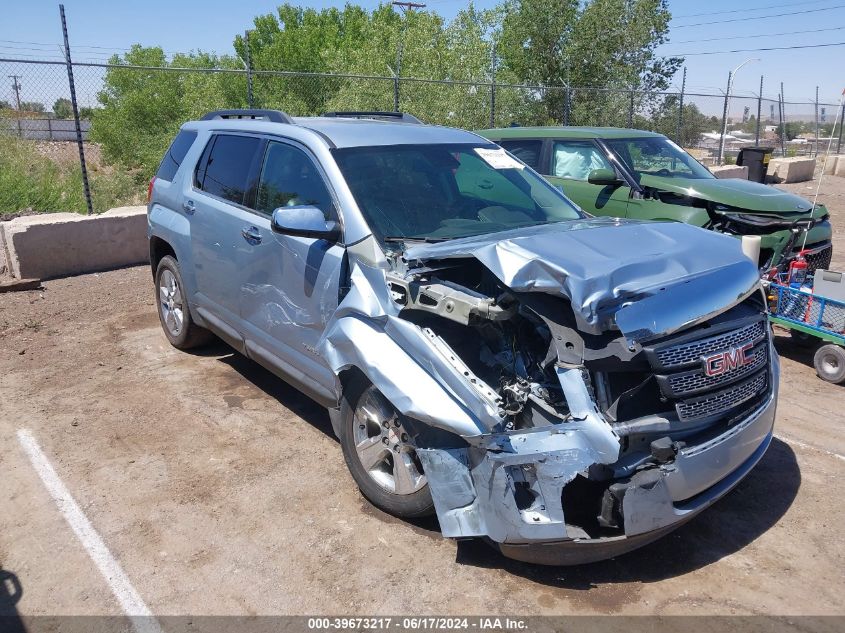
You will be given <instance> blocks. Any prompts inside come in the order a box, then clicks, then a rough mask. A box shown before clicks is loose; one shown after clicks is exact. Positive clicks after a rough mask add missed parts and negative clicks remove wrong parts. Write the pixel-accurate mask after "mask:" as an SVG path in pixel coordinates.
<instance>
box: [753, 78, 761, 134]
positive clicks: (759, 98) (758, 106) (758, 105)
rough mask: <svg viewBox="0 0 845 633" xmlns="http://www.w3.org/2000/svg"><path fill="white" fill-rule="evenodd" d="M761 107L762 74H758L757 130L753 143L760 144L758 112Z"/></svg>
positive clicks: (759, 112)
mask: <svg viewBox="0 0 845 633" xmlns="http://www.w3.org/2000/svg"><path fill="white" fill-rule="evenodd" d="M762 107H763V75H760V93H759V94H758V95H757V130H756V131H755V133H754V145H757V146H759V145H760V114H761V109H762Z"/></svg>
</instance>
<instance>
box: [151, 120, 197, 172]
mask: <svg viewBox="0 0 845 633" xmlns="http://www.w3.org/2000/svg"><path fill="white" fill-rule="evenodd" d="M196 138H197V133H196V132H195V131H194V130H182V131H180V132H179V134H177V135H176V138H175V139H173V142H172V143H171V144H170V148H168V150H167V153H166V154H165V155H164V158H163V159H162V161H161V164H160V165H159V166H158V171H157V172H156V178H160V179H162V180H173V177H174V176H175V175H176V172H177V171H178V170H179V165H181V164H182V161H183V160H185V155H186V154H187V153H188V150H189V149H191V145H193V144H194V141H195V140H196Z"/></svg>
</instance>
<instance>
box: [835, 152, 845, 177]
mask: <svg viewBox="0 0 845 633" xmlns="http://www.w3.org/2000/svg"><path fill="white" fill-rule="evenodd" d="M833 175H834V176H839V177H840V178H845V155H840V156H839V160H837V161H836V167H835V168H834V172H833Z"/></svg>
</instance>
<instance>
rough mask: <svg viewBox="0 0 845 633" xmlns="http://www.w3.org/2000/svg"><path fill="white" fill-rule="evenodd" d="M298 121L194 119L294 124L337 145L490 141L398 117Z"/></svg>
mask: <svg viewBox="0 0 845 633" xmlns="http://www.w3.org/2000/svg"><path fill="white" fill-rule="evenodd" d="M293 123H294V125H293V126H291V124H289V123H276V122H271V121H267V120H261V119H216V120H209V121H192V122H191V123H189V124H188V127H191V128H194V129H212V130H230V131H235V130H239V131H254V132H260V133H263V134H284V133H285V130H286V129H287V130H290V129H291V128H292V127H293V128H294V129H295V128H300V129H302V128H304V129H307V130H311V131H313V132H316V133H317V134H318V135H319V136H320V137H322V138H323V139H324V140H325V141H328V142H329V143H330V144H331V145H334V147H341V148H343V147H370V146H374V145H415V144H437V143H474V144H484V143H489V141H488V140H487V139H485V138H482V137H480V136H478V135H477V134H474V133H472V132H467V131H465V130H459V129H457V128H451V127H442V126H439V125H420V124H418V123H403V122H398V121H382V120H374V119H352V118H338V117H294V118H293Z"/></svg>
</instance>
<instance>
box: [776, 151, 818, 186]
mask: <svg viewBox="0 0 845 633" xmlns="http://www.w3.org/2000/svg"><path fill="white" fill-rule="evenodd" d="M815 171H816V159H815V158H800V157H793V158H773V159H772V160H770V161H769V171H768V175H769V176H770V177H771V178H772V180H774V181H775V182H806V181H808V180H812V179H813V174H814V172H815Z"/></svg>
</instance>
